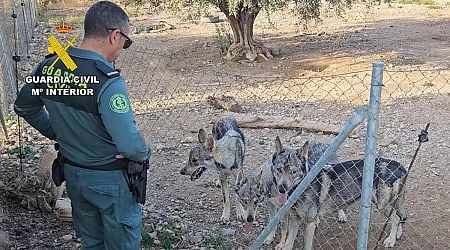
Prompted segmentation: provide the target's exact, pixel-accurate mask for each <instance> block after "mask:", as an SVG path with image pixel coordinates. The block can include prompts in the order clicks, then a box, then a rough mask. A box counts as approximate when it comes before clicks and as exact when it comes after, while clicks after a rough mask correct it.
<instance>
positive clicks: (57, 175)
mask: <svg viewBox="0 0 450 250" xmlns="http://www.w3.org/2000/svg"><path fill="white" fill-rule="evenodd" d="M55 150H56V151H57V152H58V154H57V157H56V159H55V160H53V164H52V180H53V182H54V183H55V185H56V186H57V187H59V186H61V184H62V183H63V182H64V181H65V180H66V179H65V178H64V157H63V156H62V154H61V152H59V145H58V144H55Z"/></svg>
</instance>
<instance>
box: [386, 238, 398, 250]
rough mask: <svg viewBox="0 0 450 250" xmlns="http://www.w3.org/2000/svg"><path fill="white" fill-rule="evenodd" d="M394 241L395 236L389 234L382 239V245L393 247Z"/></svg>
mask: <svg viewBox="0 0 450 250" xmlns="http://www.w3.org/2000/svg"><path fill="white" fill-rule="evenodd" d="M395 241H396V239H395V236H394V237H391V236H389V237H387V238H386V239H385V240H384V242H383V243H384V247H385V248H392V247H394V245H395Z"/></svg>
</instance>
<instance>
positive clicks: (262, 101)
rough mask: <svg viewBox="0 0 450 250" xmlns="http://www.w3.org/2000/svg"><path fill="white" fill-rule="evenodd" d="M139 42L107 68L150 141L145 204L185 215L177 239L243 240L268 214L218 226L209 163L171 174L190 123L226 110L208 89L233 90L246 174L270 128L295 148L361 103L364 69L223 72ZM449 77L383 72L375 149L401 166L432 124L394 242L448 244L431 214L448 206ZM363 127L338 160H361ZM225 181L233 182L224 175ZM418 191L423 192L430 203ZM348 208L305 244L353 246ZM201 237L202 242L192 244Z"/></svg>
mask: <svg viewBox="0 0 450 250" xmlns="http://www.w3.org/2000/svg"><path fill="white" fill-rule="evenodd" d="M147 44H148V41H146V40H143V41H142V42H141V43H140V41H139V40H138V41H137V43H136V46H134V47H133V49H131V50H129V51H127V53H126V54H124V55H123V56H122V57H121V58H120V59H119V60H118V61H117V66H118V67H119V68H122V69H123V71H122V72H123V75H124V78H125V79H126V80H127V83H128V84H129V86H130V88H129V91H130V95H131V98H132V100H134V103H133V107H134V110H135V111H136V113H137V115H136V116H137V122H138V124H139V126H140V128H141V130H142V131H143V132H144V134H146V135H147V136H148V138H149V141H150V143H152V145H153V147H154V149H155V154H154V157H153V158H152V164H153V167H152V175H153V176H154V182H153V183H152V184H151V185H150V189H155V190H158V192H151V193H150V197H149V201H151V200H158V201H159V202H158V203H157V204H156V203H155V204H152V205H151V208H149V209H151V210H156V211H160V212H161V213H163V214H166V215H171V214H181V215H182V216H181V219H180V218H178V219H179V221H181V222H183V223H186V224H187V225H188V226H187V228H190V227H192V228H194V229H192V230H189V229H187V231H185V233H186V234H183V235H186V237H183V240H182V241H181V243H180V245H179V246H180V247H182V246H183V244H185V246H186V245H189V243H190V242H191V243H192V242H193V241H194V242H195V237H190V236H189V235H191V236H192V235H195V232H196V231H198V229H199V228H202V229H203V230H207V231H209V232H213V233H215V234H216V235H220V236H223V234H224V232H223V230H224V228H225V229H226V228H229V227H231V228H234V229H236V230H237V232H236V233H235V234H233V235H232V236H228V237H227V239H228V240H230V242H231V243H232V245H233V246H234V247H239V246H246V247H248V246H249V245H250V244H251V242H253V240H254V239H255V237H256V236H257V233H258V232H259V231H260V229H261V227H262V226H263V225H265V223H264V222H267V221H268V220H267V210H268V208H267V205H266V204H261V205H260V206H259V208H258V210H259V211H258V215H257V216H261V217H258V218H257V219H256V220H258V221H259V223H260V224H258V225H259V228H258V229H253V231H252V230H247V229H243V228H242V227H241V226H240V224H238V223H237V222H236V216H235V215H233V213H232V220H233V219H234V221H235V223H237V224H231V226H230V224H227V225H222V226H220V223H221V222H220V214H221V211H222V202H221V199H222V195H221V191H220V189H216V188H214V187H213V183H214V180H215V178H216V174H217V173H216V171H210V173H209V174H206V176H204V177H202V178H203V179H202V180H199V181H197V182H191V181H190V180H189V178H187V177H185V176H179V173H178V172H179V171H180V169H181V168H182V167H184V165H185V164H186V163H187V161H188V154H189V153H188V152H189V150H190V149H191V148H192V147H193V145H194V144H195V143H196V142H197V131H198V130H199V128H205V129H207V130H208V131H210V130H211V128H212V126H213V123H214V122H216V121H217V119H218V118H219V117H222V116H226V115H228V114H229V113H228V112H224V111H223V110H221V109H217V108H215V107H214V106H211V105H209V104H208V100H211V97H213V98H216V99H221V98H222V96H228V97H233V98H234V99H235V100H237V103H239V105H240V106H241V107H240V109H239V110H241V112H240V113H233V115H234V116H235V117H236V118H237V120H238V123H239V124H240V125H241V128H242V129H243V131H244V134H245V136H246V155H245V161H244V162H245V163H244V171H245V174H246V175H247V176H252V175H251V173H250V172H255V170H256V169H258V167H259V165H260V164H261V163H262V162H264V161H265V159H267V157H268V156H270V155H271V154H273V153H274V150H273V148H274V143H273V141H274V139H275V136H277V135H278V136H280V137H281V138H282V140H284V141H286V144H287V145H288V146H289V147H292V148H296V149H300V148H301V146H302V145H303V144H304V142H306V141H308V140H315V141H319V142H322V143H329V142H330V141H331V140H332V138H333V137H334V136H335V135H336V134H337V132H338V130H339V128H340V126H342V125H343V123H344V122H345V120H346V119H348V117H349V116H350V114H351V112H352V110H353V109H354V108H355V107H358V106H360V105H362V104H365V103H367V101H368V98H369V88H370V71H360V72H351V73H348V74H342V75H333V76H325V77H297V78H295V77H294V78H292V77H290V78H289V77H286V78H284V77H282V76H278V75H274V76H267V74H261V76H256V75H245V74H242V73H230V72H233V70H230V71H229V72H226V71H220V70H217V69H215V68H214V66H213V65H209V64H208V62H203V65H199V64H198V63H196V62H192V65H191V66H190V67H187V68H183V67H179V65H178V64H179V63H180V62H184V63H187V64H189V62H191V60H192V59H190V58H189V57H190V54H189V52H186V51H183V52H181V51H182V50H179V51H177V48H173V47H171V46H167V47H165V46H163V45H162V44H161V45H154V44H152V46H156V47H158V46H161V47H159V48H161V49H159V51H158V53H156V52H152V51H149V50H148V49H145V48H147V46H149V45H147ZM166 48H168V49H167V50H166ZM170 50H174V51H175V52H170ZM129 65H132V66H129ZM140 65H145V66H142V67H141V66H140ZM197 66H198V67H197ZM180 68H181V69H180ZM127 69H128V70H127ZM449 78H450V71H448V70H429V71H428V70H420V69H419V70H411V71H392V70H386V71H385V72H384V86H383V94H382V99H381V100H382V102H381V112H380V125H379V130H378V148H377V152H375V155H376V156H377V157H383V158H386V159H392V160H394V161H396V162H399V163H401V164H402V165H403V166H404V167H405V168H406V166H408V164H409V162H410V161H411V157H412V154H413V151H414V148H415V147H416V146H417V144H416V143H417V135H418V134H419V132H420V130H421V129H422V128H423V127H424V125H425V124H426V123H428V122H430V123H431V124H432V125H431V127H430V134H431V136H430V137H431V138H434V139H430V140H431V141H430V142H429V143H428V144H425V145H424V147H423V148H422V151H421V152H420V153H419V156H418V159H417V161H416V164H415V165H416V168H413V169H414V170H413V172H412V173H411V175H410V177H409V178H410V179H409V181H408V183H407V184H406V187H405V189H406V198H405V201H404V202H405V204H404V206H405V209H406V211H407V220H406V224H401V225H403V235H402V238H401V240H398V241H397V243H396V244H395V247H396V248H398V249H423V248H437V249H445V248H446V247H447V244H448V243H447V242H446V241H445V238H446V237H447V235H448V230H447V229H445V227H446V226H447V223H446V222H438V221H439V220H438V219H437V218H439V217H441V216H443V217H445V216H446V215H445V207H446V206H448V204H447V203H446V201H443V200H442V198H439V197H444V196H446V195H448V193H446V192H445V191H438V190H441V188H442V187H443V186H442V185H445V184H446V181H445V180H442V179H440V178H442V177H441V175H442V172H441V171H442V169H441V166H445V165H446V162H448V160H449V159H448V153H445V151H446V150H447V151H448V143H447V141H448V135H447V133H448V130H449V128H448V125H447V123H446V122H445V121H446V120H448V117H449V111H448V108H447V107H448V104H449V91H450V84H449ZM365 129H366V125H365V124H363V125H362V126H361V127H360V128H359V129H357V130H356V131H355V132H354V133H353V134H352V135H351V137H350V138H349V139H348V140H347V141H346V142H345V143H344V144H343V146H342V147H341V148H340V149H339V151H338V153H337V154H338V157H339V159H340V160H341V161H345V160H354V159H362V158H364V156H363V152H364V146H365V145H364V144H365V143H364V133H365ZM432 145H433V146H432ZM431 148H433V150H431ZM402 169H403V168H402ZM392 171H393V172H395V171H394V170H392ZM399 171H400V172H402V170H399ZM430 171H431V172H430ZM361 174H362V173H361ZM378 174H380V173H378ZM355 178H357V177H355ZM358 178H359V177H358ZM431 182H433V183H434V185H435V187H434V188H427V187H426V186H427V184H426V183H431ZM391 184H392V183H391ZM230 185H233V183H232V180H231V179H230ZM424 185H425V186H424ZM422 188H427V190H429V191H430V192H431V193H430V195H431V196H427V195H424V194H425V192H424V191H419V190H422ZM432 190H434V191H432ZM341 191H343V192H344V191H345V189H344V190H341ZM347 191H348V190H347ZM381 191H382V190H381ZM384 191H385V190H384ZM374 192H375V191H374ZM392 192H394V191H392ZM417 192H419V193H420V194H419V193H417ZM428 197H433V199H432V200H431V201H430V200H428ZM390 201H391V202H392V200H390ZM428 202H431V203H428ZM419 204H420V205H419ZM426 204H428V205H430V206H428V207H427V205H426ZM431 204H433V205H432V206H433V209H431ZM388 207H389V206H388V205H385V207H384V209H383V207H380V208H381V210H380V209H377V208H376V205H375V206H374V208H373V209H372V212H371V221H370V227H369V248H373V247H374V246H375V245H376V241H377V239H378V237H379V234H380V233H381V228H382V227H383V225H384V222H385V220H386V218H385V215H384V214H385V213H386V210H388ZM358 211H359V203H358V202H356V203H354V205H352V206H350V207H349V208H348V209H346V210H345V214H346V217H347V222H346V223H340V222H339V219H338V214H337V213H335V214H327V215H324V216H323V217H322V218H321V223H320V224H319V225H318V226H317V229H316V233H315V236H314V248H315V249H351V248H354V247H355V246H356V242H357V237H356V235H357V233H356V232H357V228H358V225H357V224H358V223H357V222H358ZM233 216H234V217H233ZM425 218H426V219H425ZM403 219H405V218H403V217H402V218H401V219H399V220H400V221H402V220H403ZM187 221H188V222H187ZM418 221H421V222H418ZM430 221H433V223H430ZM303 226H304V221H303V222H302V224H301V226H300V231H299V234H298V236H297V238H296V239H297V241H296V243H295V244H296V245H295V247H300V246H302V245H303V237H304V233H305V232H304V228H303ZM388 230H390V224H388ZM388 230H386V233H387V232H389V231H388ZM277 237H278V238H276V240H275V241H274V242H275V243H272V245H269V247H268V248H269V249H270V248H271V247H274V246H275V245H276V244H277V243H278V241H279V237H281V236H280V235H277ZM386 237H387V235H384V236H383V238H382V241H381V242H380V243H379V244H381V246H382V247H383V245H384V243H383V241H384V239H385V238H386ZM205 244H207V243H206V241H204V242H201V243H199V244H198V245H205ZM244 248H245V247H244Z"/></svg>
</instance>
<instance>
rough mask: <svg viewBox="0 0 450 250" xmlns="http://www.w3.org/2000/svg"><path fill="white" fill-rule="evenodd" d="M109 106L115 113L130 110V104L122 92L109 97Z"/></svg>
mask: <svg viewBox="0 0 450 250" xmlns="http://www.w3.org/2000/svg"><path fill="white" fill-rule="evenodd" d="M109 107H110V108H111V110H112V111H114V112H116V113H127V112H128V111H129V110H130V105H129V104H128V100H127V98H126V96H125V95H124V94H114V95H113V96H111V99H109Z"/></svg>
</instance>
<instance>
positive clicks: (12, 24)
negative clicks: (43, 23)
mask: <svg viewBox="0 0 450 250" xmlns="http://www.w3.org/2000/svg"><path fill="white" fill-rule="evenodd" d="M37 13H38V0H21V1H19V0H17V1H16V0H4V1H1V2H0V24H1V25H0V105H1V106H0V111H1V112H2V115H5V113H6V112H7V111H8V108H9V105H10V104H11V103H12V102H13V101H14V98H15V96H16V89H17V86H16V78H17V73H16V66H17V64H16V61H17V62H19V61H20V60H26V59H27V57H28V56H29V53H30V42H31V40H32V34H33V29H34V27H35V25H36V21H37V19H36V16H37ZM21 70H22V69H20V68H19V69H18V71H19V72H18V74H20V71H21Z"/></svg>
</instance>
